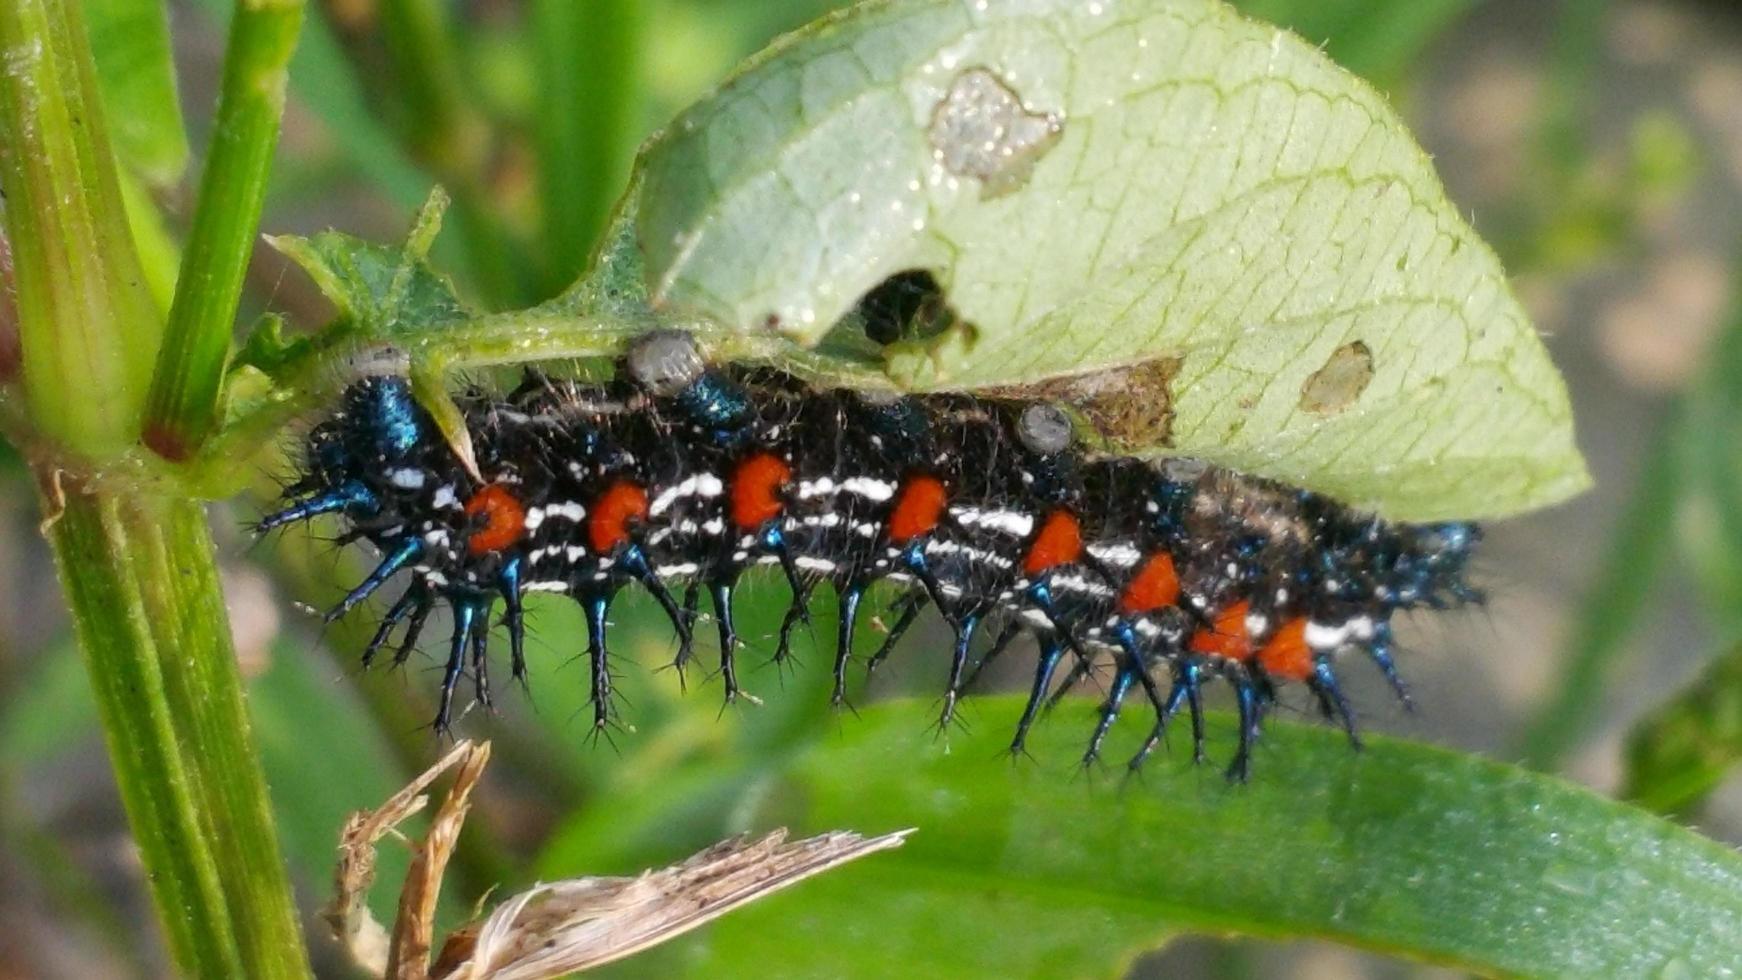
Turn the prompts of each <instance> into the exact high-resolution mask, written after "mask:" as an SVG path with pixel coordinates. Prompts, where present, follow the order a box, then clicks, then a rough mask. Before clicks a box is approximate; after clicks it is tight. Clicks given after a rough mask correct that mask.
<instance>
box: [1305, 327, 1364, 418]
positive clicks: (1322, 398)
mask: <svg viewBox="0 0 1742 980" xmlns="http://www.w3.org/2000/svg"><path fill="white" fill-rule="evenodd" d="M1372 380H1373V351H1372V349H1371V348H1369V347H1368V346H1367V345H1366V344H1364V343H1362V342H1361V341H1359V340H1357V341H1354V342H1353V343H1348V344H1344V345H1343V346H1341V347H1339V348H1337V349H1336V350H1335V351H1332V352H1331V356H1330V358H1329V359H1327V360H1326V361H1325V366H1324V367H1322V368H1319V369H1318V370H1317V371H1314V372H1313V375H1312V377H1310V378H1308V379H1306V381H1305V382H1304V383H1302V384H1301V386H1300V407H1301V410H1302V411H1306V412H1312V413H1313V414H1314V415H1335V414H1336V413H1338V412H1341V411H1342V410H1343V409H1345V408H1348V407H1349V406H1350V405H1353V404H1354V403H1355V399H1357V398H1360V397H1361V392H1363V391H1366V390H1367V385H1368V383H1369V382H1371V381H1372Z"/></svg>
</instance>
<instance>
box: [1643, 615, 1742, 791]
mask: <svg viewBox="0 0 1742 980" xmlns="http://www.w3.org/2000/svg"><path fill="white" fill-rule="evenodd" d="M1737 762H1742V648H1739V649H1736V650H1732V651H1731V652H1729V653H1728V654H1726V655H1724V656H1722V657H1719V658H1718V659H1716V660H1715V661H1713V662H1712V664H1711V665H1710V666H1709V667H1707V668H1706V670H1705V672H1704V673H1702V674H1701V675H1700V676H1699V677H1698V678H1696V679H1695V681H1694V682H1693V683H1692V684H1690V685H1688V687H1687V688H1686V689H1685V690H1684V691H1683V692H1682V693H1681V695H1680V696H1678V697H1677V698H1675V699H1674V700H1673V701H1670V702H1669V703H1668V704H1665V705H1663V706H1661V707H1659V708H1657V709H1656V710H1654V711H1653V712H1652V713H1651V714H1649V715H1647V716H1646V717H1645V718H1643V719H1641V720H1640V722H1639V723H1638V724H1637V725H1635V726H1634V728H1633V731H1632V732H1631V733H1629V735H1628V736H1627V785H1626V788H1625V789H1623V790H1622V793H1621V795H1622V796H1624V797H1625V798H1627V799H1629V800H1632V801H1634V802H1635V803H1638V804H1639V805H1640V806H1643V807H1648V808H1650V809H1652V810H1654V811H1657V812H1660V813H1676V814H1681V813H1688V812H1691V811H1692V810H1693V809H1694V808H1696V807H1697V806H1698V805H1699V804H1700V803H1701V802H1703V801H1704V800H1705V798H1706V797H1707V796H1709V795H1711V793H1712V791H1713V790H1715V789H1717V787H1718V784H1719V783H1720V782H1722V781H1723V779H1724V777H1725V776H1727V775H1729V773H1730V771H1731V770H1732V769H1734V768H1735V766H1736V763H1737Z"/></svg>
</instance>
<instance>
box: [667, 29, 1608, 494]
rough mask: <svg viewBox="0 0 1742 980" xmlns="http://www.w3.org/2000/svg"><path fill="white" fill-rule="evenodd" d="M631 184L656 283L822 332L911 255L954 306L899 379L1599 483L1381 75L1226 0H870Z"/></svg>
mask: <svg viewBox="0 0 1742 980" xmlns="http://www.w3.org/2000/svg"><path fill="white" fill-rule="evenodd" d="M635 203H636V205H637V206H638V207H639V217H638V219H637V221H638V231H639V240H640V243H641V247H642V250H643V253H644V256H645V259H646V272H647V276H648V282H649V286H650V290H651V298H652V300H653V302H654V303H655V305H656V306H657V307H659V308H660V309H662V310H664V311H667V312H669V313H673V314H682V315H685V316H691V315H694V316H699V317H702V318H705V319H708V320H712V321H717V322H720V323H723V324H726V325H728V326H729V327H731V328H733V329H735V330H738V331H741V332H745V333H764V332H769V331H773V332H777V333H779V334H782V335H785V336H787V337H790V338H792V339H794V340H797V341H798V342H799V343H801V344H804V345H811V344H815V343H816V342H818V341H819V340H821V339H822V337H823V336H824V335H825V334H827V333H828V332H829V331H830V330H831V329H835V328H837V325H838V324H840V323H841V322H842V321H843V318H847V319H848V322H849V323H850V322H851V321H852V317H851V314H853V312H854V311H855V309H856V307H857V305H858V304H859V302H860V300H861V299H862V298H863V297H865V296H866V295H867V294H868V293H871V292H872V291H873V290H874V289H875V288H876V287H878V286H879V284H881V283H884V282H886V281H889V280H891V279H892V277H899V276H901V275H902V274H904V273H905V274H908V275H907V278H908V279H909V280H911V279H912V278H914V277H913V273H914V272H915V270H924V271H926V272H929V273H930V279H929V280H926V281H935V283H936V284H937V287H938V288H939V289H940V290H941V292H942V296H941V297H940V298H939V300H940V302H941V303H945V304H947V308H948V311H949V314H950V315H949V316H947V317H932V318H929V321H928V323H927V324H926V326H927V327H929V328H931V329H923V330H909V331H907V332H906V333H905V334H904V335H903V337H902V338H901V339H898V340H897V342H895V343H891V344H889V345H888V346H887V347H886V348H885V355H886V358H887V361H886V369H887V371H888V372H889V374H890V375H891V376H892V377H893V378H895V379H896V380H897V381H898V382H900V383H901V384H903V385H905V386H907V387H910V388H914V389H918V390H937V389H952V390H970V391H982V392H984V391H996V390H1000V389H1002V390H1017V391H1020V392H1022V393H1024V394H1028V395H1051V396H1055V397H1059V398H1061V399H1062V400H1065V401H1067V402H1069V403H1071V404H1073V405H1075V406H1076V407H1077V408H1078V409H1079V410H1080V412H1081V414H1082V415H1083V416H1084V417H1085V418H1086V419H1087V421H1089V422H1090V423H1091V424H1092V426H1093V428H1094V430H1095V431H1096V432H1097V433H1098V435H1099V436H1100V437H1101V439H1102V440H1104V441H1105V442H1106V443H1107V444H1108V445H1110V446H1113V447H1115V448H1118V449H1120V450H1123V451H1135V452H1143V453H1156V454H1172V455H1193V456H1201V457H1205V458H1208V459H1210V460H1213V461H1215V462H1218V463H1222V464H1226V465H1229V466H1233V467H1236V468H1239V469H1242V470H1245V471H1248V472H1253V473H1258V474H1262V475H1266V476H1272V477H1276V478H1280V479H1284V480H1288V481H1290V482H1293V483H1298V484H1301V485H1304V486H1308V487H1311V488H1314V489H1318V490H1321V491H1325V492H1327V493H1331V494H1333V495H1335V496H1337V497H1339V498H1341V499H1343V500H1345V501H1347V502H1349V503H1352V504H1356V505H1359V506H1364V507H1370V508H1373V509H1376V510H1378V511H1380V512H1381V513H1383V514H1385V515H1387V516H1390V517H1395V518H1402V519H1415V520H1422V519H1432V518H1440V517H1448V516H1456V517H1463V518H1479V517H1493V516H1501V515H1504V514H1508V513H1513V512H1516V511H1520V510H1524V509H1527V508H1530V507H1535V506H1541V505H1544V504H1548V503H1552V502H1555V501H1558V500H1561V499H1564V498H1566V497H1568V496H1570V495H1572V494H1573V493H1575V492H1577V491H1579V490H1580V489H1582V488H1583V487H1584V486H1585V485H1586V484H1587V482H1588V477H1587V476H1586V473H1585V468H1584V463H1583V460H1582V459H1581V457H1580V456H1579V453H1578V450H1577V449H1576V448H1575V446H1574V445H1573V438H1572V424H1571V412H1570V409H1569V407H1568V403H1567V397H1566V392H1565V390H1564V387H1563V385H1562V382H1561V380H1560V377H1559V376H1558V374H1557V373H1556V372H1555V370H1554V368H1553V366H1552V364H1551V363H1550V362H1549V359H1548V356H1547V353H1546V352H1545V350H1544V349H1543V347H1542V344H1541V343H1540V342H1539V341H1538V339H1537V337H1536V335H1535V332H1534V330H1533V329H1532V327H1531V325H1530V323H1529V321H1528V319H1527V318H1526V316H1525V314H1524V312H1523V310H1522V309H1521V308H1520V306H1519V304H1518V302H1517V300H1516V299H1515V298H1514V297H1513V295H1512V293H1511V291H1510V290H1509V288H1508V286H1507V283H1506V279H1505V276H1504V274H1503V272H1502V270H1501V269H1500V266H1499V263H1498V261H1497V260H1496V259H1495V257H1494V255H1493V253H1492V252H1491V251H1490V250H1489V249H1488V248H1487V246H1485V245H1484V244H1483V243H1482V242H1481V240H1480V239H1479V238H1478V237H1477V236H1476V234H1475V233H1474V232H1473V231H1472V230H1471V229H1470V228H1469V226H1468V225H1467V224H1466V223H1465V222H1464V221H1463V219H1462V218H1460V217H1459V215H1458V213H1457V210H1456V209H1455V208H1454V207H1453V205H1452V204H1451V203H1449V202H1448V201H1447V200H1446V198H1445V194H1444V191H1443V189H1442V187H1441V185H1440V183H1439V180H1438V178H1437V177H1436V176H1435V174H1434V172H1433V169H1432V167H1431V165H1430V164H1429V162H1428V160H1427V158H1426V156H1425V155H1424V154H1423V153H1422V151H1421V150H1420V148H1418V147H1417V146H1416V144H1415V143H1414V141H1413V140H1412V139H1411V137H1410V136H1409V133H1408V132H1407V130H1406V129H1405V128H1404V126H1403V124H1402V123H1401V122H1400V121H1399V120H1398V119H1397V117H1396V115H1395V114H1394V113H1393V112H1392V111H1391V109H1390V108H1389V106H1387V105H1386V104H1385V101H1384V99H1383V98H1382V97H1381V96H1379V95H1377V94H1376V93H1374V92H1373V91H1372V90H1371V89H1369V88H1368V87H1367V86H1366V85H1365V84H1363V83H1362V82H1360V81H1358V80H1357V79H1355V78H1354V77H1352V76H1350V75H1349V74H1347V73H1346V72H1344V71H1342V70H1341V69H1339V68H1337V67H1336V66H1335V65H1333V64H1331V63H1330V62H1329V61H1328V60H1326V58H1325V57H1324V56H1323V55H1322V54H1321V53H1320V52H1319V51H1317V50H1316V49H1314V48H1313V47H1311V46H1310V45H1308V44H1306V43H1305V42H1303V41H1301V40H1300V39H1298V38H1296V37H1294V36H1293V35H1290V34H1288V33H1286V32H1283V31H1279V30H1277V29H1275V28H1272V27H1268V26H1265V25H1261V24H1258V23H1256V22H1253V21H1249V20H1246V19H1244V18H1242V17H1240V16H1239V15H1238V14H1236V13H1234V12H1233V10H1232V9H1231V8H1229V7H1227V6H1226V5H1224V4H1222V3H1220V2H1218V0H1100V2H1096V3H1084V2H1077V0H1070V2H1065V0H1020V2H1001V3H985V2H979V3H975V2H968V0H893V2H880V3H870V4H866V5H863V6H861V7H858V8H856V9H854V10H853V11H851V12H849V13H848V14H846V15H844V16H840V17H836V18H833V19H831V20H828V21H826V22H823V23H822V24H820V25H817V26H815V27H813V28H811V29H809V30H807V31H804V32H801V33H799V34H797V35H794V36H792V37H791V38H789V39H787V40H786V41H785V42H783V43H781V44H779V45H777V46H776V47H775V48H774V49H772V50H771V51H770V52H768V53H767V54H765V55H764V56H763V57H762V58H760V59H759V60H758V61H757V62H755V63H754V64H753V66H752V67H751V68H749V69H748V70H747V71H745V72H744V73H742V74H741V75H739V76H738V77H736V78H735V79H734V80H733V81H731V82H729V83H728V84H727V85H726V86H725V87H723V88H722V89H721V90H720V91H719V92H718V93H717V94H716V95H714V96H713V97H712V98H710V99H708V100H706V101H704V102H702V103H701V104H699V105H697V106H695V107H694V108H692V109H691V110H689V111H688V112H686V113H685V114H683V115H682V116H681V117H679V119H678V120H677V121H676V123H674V124H673V126H672V127H671V129H670V130H669V131H668V132H667V133H666V134H665V135H664V136H663V137H661V138H660V139H659V140H657V141H656V142H655V143H653V144H652V145H651V147H650V148H649V149H648V151H647V152H646V155H645V157H644V159H643V163H642V184H641V187H640V192H639V194H638V195H637V199H636V202H635ZM922 278H923V277H922ZM898 281H900V280H898Z"/></svg>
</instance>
